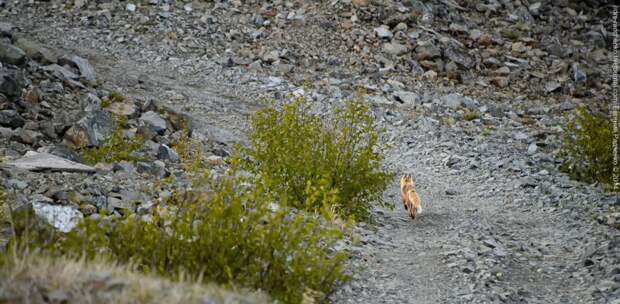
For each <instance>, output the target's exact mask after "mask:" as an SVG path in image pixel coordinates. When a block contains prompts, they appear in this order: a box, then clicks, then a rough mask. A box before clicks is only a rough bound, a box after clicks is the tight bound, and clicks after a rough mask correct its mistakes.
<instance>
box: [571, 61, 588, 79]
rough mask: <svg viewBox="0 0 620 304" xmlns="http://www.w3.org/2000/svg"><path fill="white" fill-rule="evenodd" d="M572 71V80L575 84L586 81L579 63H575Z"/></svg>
mask: <svg viewBox="0 0 620 304" xmlns="http://www.w3.org/2000/svg"><path fill="white" fill-rule="evenodd" d="M572 70H573V80H574V81H575V82H585V81H586V80H587V79H588V76H587V74H586V72H585V71H584V70H583V69H581V66H580V65H579V63H577V62H575V63H573V65H572Z"/></svg>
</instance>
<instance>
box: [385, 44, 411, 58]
mask: <svg viewBox="0 0 620 304" xmlns="http://www.w3.org/2000/svg"><path fill="white" fill-rule="evenodd" d="M383 52H384V53H387V54H390V55H392V56H399V55H402V54H405V53H407V47H406V46H405V45H402V44H400V43H398V42H389V43H386V44H384V45H383Z"/></svg>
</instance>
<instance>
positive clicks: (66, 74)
mask: <svg viewBox="0 0 620 304" xmlns="http://www.w3.org/2000/svg"><path fill="white" fill-rule="evenodd" d="M42 69H43V70H44V71H47V72H49V73H51V74H52V75H53V76H54V77H56V78H58V79H60V80H76V79H78V78H79V76H78V75H76V74H75V73H73V72H71V71H69V70H68V69H66V68H64V67H61V66H59V65H57V64H50V65H46V66H44V67H43V68H42Z"/></svg>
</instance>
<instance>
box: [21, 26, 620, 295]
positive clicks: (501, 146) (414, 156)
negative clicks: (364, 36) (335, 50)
mask: <svg viewBox="0 0 620 304" xmlns="http://www.w3.org/2000/svg"><path fill="white" fill-rule="evenodd" d="M18 17H19V16H18ZM44 17H45V16H41V17H40V18H42V19H44ZM99 17H100V16H99ZM46 18H50V17H49V16H47V17H46ZM14 19H15V20H12V22H15V23H16V24H20V26H21V27H22V28H23V29H24V30H25V32H29V33H30V34H32V35H35V36H37V35H38V36H39V38H41V40H45V42H46V43H48V44H50V45H53V46H54V47H56V48H60V49H65V50H69V51H73V52H75V53H78V54H81V55H82V56H84V57H86V58H88V59H89V60H90V62H91V63H92V64H93V65H94V67H95V69H96V71H97V75H98V77H99V78H100V79H101V80H102V81H103V82H104V83H106V84H107V86H110V85H111V86H112V87H106V89H115V88H121V89H122V90H123V93H125V94H127V95H128V96H132V97H134V98H143V99H149V98H156V99H159V100H162V101H165V102H167V103H168V104H170V105H173V106H174V107H176V108H177V109H179V110H181V111H184V112H186V113H188V114H190V115H192V116H193V117H194V118H195V120H196V122H197V129H196V131H197V133H199V134H202V135H203V136H204V137H206V138H208V139H209V140H210V141H212V142H213V143H215V144H216V145H218V146H219V147H220V148H221V149H224V150H226V151H230V150H231V149H232V145H233V144H235V143H243V142H244V132H245V130H247V116H248V115H249V114H250V113H252V112H253V111H254V110H256V109H257V108H258V107H260V102H257V101H256V100H260V98H263V97H271V98H274V97H275V98H282V97H284V96H286V94H289V93H291V92H293V91H295V90H298V89H300V86H299V85H297V86H296V85H293V84H292V83H291V82H287V81H286V80H285V79H282V78H278V77H269V76H255V75H254V74H250V73H248V74H246V73H245V72H243V71H244V70H240V69H235V70H234V71H232V72H231V70H229V69H226V67H224V66H223V65H222V64H220V63H217V64H216V63H215V62H214V61H215V60H219V59H218V58H210V57H206V56H204V57H200V56H189V55H188V56H187V57H186V58H185V57H183V58H175V60H163V61H158V60H151V59H153V57H155V56H156V55H157V52H158V49H150V48H149V47H150V46H151V45H152V44H148V43H143V42H142V40H135V41H134V40H132V43H136V44H137V45H138V46H137V47H136V46H132V47H129V46H127V45H124V43H122V42H118V41H116V40H111V39H110V37H108V38H105V39H104V38H102V37H105V35H103V34H101V33H100V32H97V29H92V28H88V27H86V26H84V27H76V28H69V29H66V32H67V35H59V33H60V32H62V30H63V28H62V27H59V28H52V27H50V28H44V27H40V25H38V24H31V23H30V22H29V21H28V20H26V19H20V18H17V17H16V18H14ZM117 19H118V18H117ZM115 22H120V21H118V20H116V19H115ZM65 26H66V25H65ZM119 28H120V30H118V29H117V30H118V31H122V30H123V27H120V26H119ZM104 34H105V33H104ZM150 38H152V39H153V40H155V38H156V37H155V38H153V37H150ZM117 40H118V39H117ZM145 40H147V39H145ZM115 41H116V42H115ZM156 45H157V46H158V47H159V48H166V46H165V45H163V44H156ZM109 49H111V50H114V54H110V53H109V52H107V51H101V50H109ZM119 54H120V55H119ZM337 66H338V65H333V66H332V67H330V69H335V68H336V67H337ZM235 73H236V74H235ZM308 73H312V72H311V71H309V72H308ZM317 73H318V72H317ZM343 74H344V73H343ZM253 75H254V76H253ZM345 75H346V74H345ZM330 85H332V86H333V87H336V88H337V89H338V90H334V91H333V92H336V93H338V95H339V94H340V93H341V91H345V90H347V89H350V87H348V86H347V83H346V82H345V81H342V82H337V81H332V83H331V84H330ZM338 85H340V86H341V87H342V88H338V87H337V86H338ZM394 86H395V87H398V86H397V85H394ZM411 89H412V90H413V88H411ZM415 89H416V91H418V89H419V91H418V92H419V93H420V94H419V95H421V96H422V99H426V101H425V102H423V103H424V105H423V106H422V107H416V108H413V107H409V106H401V105H398V104H396V105H394V104H393V103H391V104H383V103H377V104H375V105H374V110H375V114H376V116H377V121H378V122H379V123H380V125H381V126H382V127H385V129H386V130H387V135H386V139H385V141H386V142H387V143H389V144H391V149H390V150H389V153H388V156H387V158H386V166H388V167H390V168H391V169H393V170H394V171H395V172H397V173H399V174H403V173H411V174H412V175H413V177H414V179H415V180H416V184H417V186H418V191H419V193H420V196H421V198H422V203H423V206H424V212H423V213H422V214H421V216H419V218H418V219H416V220H413V221H412V220H410V219H409V218H408V217H407V216H406V213H405V211H404V210H403V209H402V204H401V203H400V198H399V195H400V194H399V189H398V180H397V179H395V180H394V183H393V184H392V186H391V187H390V188H389V189H388V191H386V199H387V200H389V201H392V202H394V204H395V208H394V209H392V210H384V209H378V210H376V211H375V213H376V225H363V224H362V225H361V226H360V228H359V229H358V230H357V233H358V234H359V236H360V242H358V243H356V242H353V243H352V244H348V245H347V247H348V249H350V250H351V251H352V252H353V253H354V255H353V258H352V260H351V264H352V266H353V267H354V268H355V269H357V270H358V272H356V273H355V274H354V276H353V280H352V281H351V282H350V283H347V284H345V285H344V286H342V288H340V289H339V290H338V291H337V292H335V293H334V294H333V295H332V296H331V300H332V301H333V302H334V303H614V304H620V300H619V299H620V233H619V231H618V230H617V229H614V228H612V227H609V226H605V225H601V224H599V223H598V222H597V221H595V220H594V219H593V217H596V214H595V211H593V210H594V209H596V208H598V207H597V206H603V205H605V206H610V205H612V206H613V205H614V204H616V205H617V203H615V202H614V200H615V198H614V197H613V196H611V195H607V194H604V193H603V192H602V191H601V190H600V189H599V188H595V187H592V186H589V185H583V184H579V183H576V182H573V181H570V180H569V179H568V178H566V176H564V175H562V174H560V173H558V172H557V170H556V167H557V166H556V164H555V163H554V160H553V151H554V148H556V146H554V145H555V143H554V140H555V139H554V138H555V137H554V136H555V135H557V134H554V133H553V132H552V131H549V129H551V128H547V127H548V125H553V124H533V125H530V126H524V125H523V124H522V123H521V121H520V118H519V116H523V115H517V114H515V113H514V112H513V111H512V110H511V109H506V111H503V112H502V111H499V112H501V113H500V114H499V115H495V114H493V115H485V118H484V119H483V120H482V121H479V122H470V121H464V120H462V119H460V117H461V116H462V115H461V114H462V113H458V114H457V113H456V111H455V110H454V108H452V107H449V108H446V107H445V105H444V103H446V102H444V100H443V99H442V98H443V96H442V94H444V93H451V92H449V89H446V88H445V87H439V85H438V86H437V87H434V86H431V87H426V88H423V87H418V88H415ZM446 91H448V92H446ZM314 93H316V92H310V94H311V95H312V94H314ZM336 93H334V95H336ZM325 95H327V96H325ZM312 96H313V98H314V99H316V100H317V103H321V104H322V106H324V108H325V109H326V110H329V109H331V108H333V105H334V104H336V102H335V101H334V100H337V99H338V98H337V97H334V96H330V95H329V94H323V95H320V94H318V93H317V94H315V95H312ZM426 96H429V97H428V98H426ZM468 102H472V101H471V100H464V101H459V105H460V104H461V103H463V104H465V105H466V106H467V107H469V106H468V104H467V103H468ZM416 103H419V102H416ZM479 106H488V108H489V112H493V111H492V110H491V108H494V107H495V103H494V102H493V101H487V102H485V103H483V102H482V101H480V103H478V101H476V104H475V107H479ZM515 111H516V110H515ZM539 112H540V111H539ZM536 115H539V116H536ZM487 116H488V117H487ZM531 116H532V117H534V118H536V117H539V118H541V121H543V120H550V119H555V118H554V117H552V116H553V115H551V114H547V112H544V113H543V114H541V113H538V112H536V113H534V114H532V115H531ZM455 120H457V121H456V122H455ZM489 125H490V126H492V128H490V127H489ZM542 125H544V127H545V128H543V127H541V126H542ZM487 131H488V132H489V134H490V135H489V134H487V135H484V132H487ZM533 143H534V144H535V146H536V144H538V146H537V147H539V148H538V149H539V151H538V152H536V151H535V153H532V154H528V153H527V152H526V151H528V150H529V147H531V145H532V144H533Z"/></svg>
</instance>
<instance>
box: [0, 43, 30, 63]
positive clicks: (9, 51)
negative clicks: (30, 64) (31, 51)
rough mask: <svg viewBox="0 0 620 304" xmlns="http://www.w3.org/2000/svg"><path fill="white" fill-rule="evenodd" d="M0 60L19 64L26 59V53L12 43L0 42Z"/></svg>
mask: <svg viewBox="0 0 620 304" xmlns="http://www.w3.org/2000/svg"><path fill="white" fill-rule="evenodd" d="M0 61H1V62H4V63H8V64H13V65H20V64H22V63H24V62H25V61H26V53H25V52H24V51H23V50H22V49H20V48H18V47H16V46H14V45H12V44H8V43H4V42H0Z"/></svg>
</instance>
